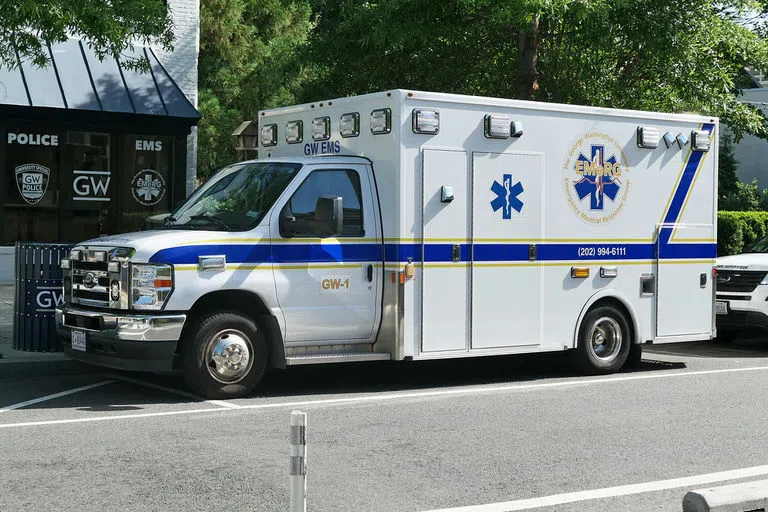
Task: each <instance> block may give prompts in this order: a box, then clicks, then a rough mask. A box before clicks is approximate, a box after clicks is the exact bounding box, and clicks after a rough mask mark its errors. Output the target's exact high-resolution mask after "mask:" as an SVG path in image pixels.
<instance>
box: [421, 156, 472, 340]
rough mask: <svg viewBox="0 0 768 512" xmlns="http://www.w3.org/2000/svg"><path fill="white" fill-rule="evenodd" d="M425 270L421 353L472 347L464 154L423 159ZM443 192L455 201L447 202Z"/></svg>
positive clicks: (423, 248)
mask: <svg viewBox="0 0 768 512" xmlns="http://www.w3.org/2000/svg"><path fill="white" fill-rule="evenodd" d="M422 158H423V160H422V179H423V183H422V208H423V210H422V212H423V217H422V223H423V224H422V236H423V246H422V255H423V269H422V279H423V280H422V294H421V301H422V302H421V311H422V314H421V325H422V329H421V350H422V351H423V352H438V351H449V350H467V349H468V347H469V313H470V311H469V309H470V308H469V289H470V282H469V280H470V276H469V258H470V251H469V249H470V247H469V243H468V242H469V220H470V206H469V199H470V192H469V190H470V189H469V158H468V155H467V153H466V152H464V151H446V150H431V149H430V150H424V151H423V153H422ZM443 187H450V188H451V189H452V190H453V199H452V200H450V201H448V200H444V199H443Z"/></svg>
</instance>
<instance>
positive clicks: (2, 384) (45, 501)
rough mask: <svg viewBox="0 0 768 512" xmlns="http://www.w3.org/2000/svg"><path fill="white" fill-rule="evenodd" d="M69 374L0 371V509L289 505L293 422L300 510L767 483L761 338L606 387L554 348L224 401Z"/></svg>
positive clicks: (679, 351)
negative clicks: (302, 439)
mask: <svg viewBox="0 0 768 512" xmlns="http://www.w3.org/2000/svg"><path fill="white" fill-rule="evenodd" d="M83 370H84V371H83V372H80V371H72V372H68V373H66V374H59V375H50V376H34V375H25V376H21V377H19V376H18V375H17V376H13V377H9V376H5V377H4V376H3V375H2V373H1V370H0V447H2V448H1V449H2V452H3V453H2V458H0V474H2V475H4V477H3V485H2V490H0V510H3V511H4V510H62V509H80V510H118V509H125V508H131V509H142V510H182V509H193V510H218V509H220V508H221V507H222V504H226V506H225V507H224V508H226V509H228V510H287V509H288V456H289V445H288V431H289V420H290V413H291V411H292V410H297V409H298V410H302V411H305V412H307V413H308V418H309V420H308V423H309V426H308V434H307V438H308V441H307V442H308V454H309V455H308V468H309V470H308V504H309V509H310V510H329V511H330V510H382V511H384V510H412V511H414V512H416V511H426V510H437V509H446V508H452V507H459V506H464V507H476V506H480V505H484V504H486V505H487V504H494V503H495V504H502V505H499V506H498V508H494V509H487V510H528V509H537V508H541V507H543V506H544V505H547V508H546V509H547V510H608V509H610V510H617V509H620V510H650V509H653V510H681V506H680V503H681V500H682V496H683V495H684V492H685V491H686V490H687V489H688V488H689V487H691V486H693V487H696V485H695V484H696V483H697V482H711V485H715V484H718V483H732V482H737V481H743V480H745V479H746V480H749V479H755V478H758V477H761V475H762V478H768V476H766V475H768V466H766V465H768V442H766V441H768V434H766V432H765V430H766V429H765V420H764V411H765V410H766V407H765V406H766V405H767V400H766V398H765V397H766V396H767V395H766V392H768V379H766V376H768V340H766V339H760V338H753V339H748V340H737V341H734V342H732V343H729V344H717V343H710V342H699V343H685V344H677V345H665V346H657V347H650V348H647V349H646V351H645V353H644V358H643V362H642V363H641V365H640V367H639V368H638V369H636V370H632V371H627V372H622V373H620V374H617V375H612V376H606V377H585V376H580V375H578V374H576V373H574V372H573V370H572V367H571V365H570V361H569V360H568V358H567V357H566V354H554V355H552V354H543V355H542V354H540V355H533V356H516V357H502V358H493V359H472V360H465V361H433V362H428V363H410V364H408V363H406V364H402V363H399V364H395V363H384V364H379V363H376V364H363V365H326V366H318V367H296V368H291V369H289V370H287V371H284V372H277V373H274V374H271V375H269V376H268V377H267V379H266V380H265V382H264V384H263V386H261V387H260V388H259V389H258V390H257V392H256V393H254V395H253V396H251V397H248V398H244V399H238V400H226V401H217V400H212V401H208V400H204V399H202V398H199V397H196V396H195V395H192V394H190V393H188V392H187V391H186V390H185V389H184V387H183V382H182V381H181V380H180V379H178V378H174V377H167V376H152V375H137V374H128V373H122V372H112V371H101V370H96V371H94V369H93V368H90V367H84V368H83ZM723 472H726V473H723ZM727 472H730V473H727ZM713 475H714V476H713ZM693 477H695V478H694V479H693V480H680V481H675V479H685V478H689V479H690V478H693ZM672 481H675V482H673V483H671V484H670V482H672ZM660 482H661V483H660ZM637 484H644V485H645V487H642V489H643V491H642V492H639V491H638V489H639V488H631V489H629V488H627V486H631V485H637ZM678 484H679V485H678ZM670 485H672V487H669V486H670ZM708 485H710V484H709V483H708ZM699 487H700V486H699ZM606 489H611V490H610V491H605V490H606ZM601 490H602V491H601ZM596 491H601V492H597V493H596V494H589V493H590V492H593V493H595V492H596ZM574 493H582V494H581V495H577V494H574ZM584 493H587V494H584ZM606 493H607V494H608V495H607V496H606ZM596 496H599V497H596ZM577 498H578V499H577ZM536 500H538V501H536ZM547 500H549V501H547ZM521 507H522V508H521ZM553 507H554V508H553ZM467 510H469V509H467ZM473 510H474V509H473ZM477 510H481V509H479V508H478V509H477ZM483 510H485V509H483Z"/></svg>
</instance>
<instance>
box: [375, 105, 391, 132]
mask: <svg viewBox="0 0 768 512" xmlns="http://www.w3.org/2000/svg"><path fill="white" fill-rule="evenodd" d="M391 130H392V110H391V109H388V108H380V109H378V110H374V111H373V112H371V133H372V134H374V135H380V134H382V133H389V132H390V131H391Z"/></svg>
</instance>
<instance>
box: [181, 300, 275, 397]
mask: <svg viewBox="0 0 768 512" xmlns="http://www.w3.org/2000/svg"><path fill="white" fill-rule="evenodd" d="M185 343H187V350H185V353H184V378H185V380H186V382H187V385H188V386H189V387H190V388H192V389H194V390H195V391H196V392H197V393H199V394H200V395H202V396H204V397H206V398H236V397H241V396H244V395H247V394H248V393H250V392H251V391H253V389H254V388H255V387H256V386H257V385H258V383H259V382H260V381H261V378H262V377H263V376H264V371H265V370H266V367H267V342H266V339H265V338H264V334H263V331H262V330H261V329H260V328H259V326H258V325H257V324H256V323H255V322H254V321H253V320H252V319H250V318H248V317H246V316H243V315H241V314H239V313H234V312H217V313H211V314H209V315H206V316H203V317H201V318H200V319H198V320H197V321H196V322H195V323H194V324H193V325H192V326H191V328H190V330H189V339H187V340H185Z"/></svg>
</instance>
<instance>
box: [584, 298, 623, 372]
mask: <svg viewBox="0 0 768 512" xmlns="http://www.w3.org/2000/svg"><path fill="white" fill-rule="evenodd" d="M631 343H632V340H631V339H630V330H629V324H628V323H627V319H626V318H625V316H624V314H623V313H622V312H620V311H619V310H617V309H616V308H613V307H611V306H599V307H596V308H595V309H593V310H591V311H589V312H588V313H587V314H586V316H585V317H584V320H583V321H582V322H581V328H580V329H579V344H578V348H577V351H576V361H577V364H578V366H579V368H580V369H581V370H582V371H583V372H585V373H590V374H606V373H614V372H617V371H618V370H619V369H620V368H621V367H622V365H624V362H625V361H626V360H627V357H628V356H629V350H630V345H631Z"/></svg>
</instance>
